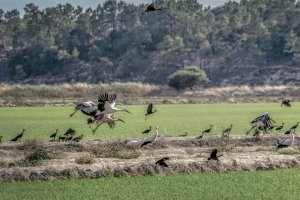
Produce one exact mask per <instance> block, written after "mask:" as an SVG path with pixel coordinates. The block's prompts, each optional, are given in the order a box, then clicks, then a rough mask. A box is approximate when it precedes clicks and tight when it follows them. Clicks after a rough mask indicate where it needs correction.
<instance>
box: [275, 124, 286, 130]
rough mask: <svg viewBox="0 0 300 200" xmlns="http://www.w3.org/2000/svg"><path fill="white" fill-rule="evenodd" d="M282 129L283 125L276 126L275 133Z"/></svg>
mask: <svg viewBox="0 0 300 200" xmlns="http://www.w3.org/2000/svg"><path fill="white" fill-rule="evenodd" d="M283 127H284V123H282V124H281V126H277V128H275V130H276V131H281V129H282V128H283Z"/></svg>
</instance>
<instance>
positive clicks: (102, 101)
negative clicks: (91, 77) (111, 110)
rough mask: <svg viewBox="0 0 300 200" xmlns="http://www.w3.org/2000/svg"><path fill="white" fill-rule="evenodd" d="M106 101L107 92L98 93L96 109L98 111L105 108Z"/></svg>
mask: <svg viewBox="0 0 300 200" xmlns="http://www.w3.org/2000/svg"><path fill="white" fill-rule="evenodd" d="M107 103H108V94H107V93H102V94H100V95H99V96H98V109H99V111H100V112H103V111H104V110H105V109H106V107H107V105H105V104H107Z"/></svg>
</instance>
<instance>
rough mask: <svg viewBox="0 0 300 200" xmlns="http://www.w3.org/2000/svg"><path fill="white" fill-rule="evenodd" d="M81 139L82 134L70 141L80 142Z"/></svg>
mask: <svg viewBox="0 0 300 200" xmlns="http://www.w3.org/2000/svg"><path fill="white" fill-rule="evenodd" d="M82 138H83V134H81V135H80V136H78V137H74V138H73V139H72V141H74V142H79V141H80V140H82Z"/></svg>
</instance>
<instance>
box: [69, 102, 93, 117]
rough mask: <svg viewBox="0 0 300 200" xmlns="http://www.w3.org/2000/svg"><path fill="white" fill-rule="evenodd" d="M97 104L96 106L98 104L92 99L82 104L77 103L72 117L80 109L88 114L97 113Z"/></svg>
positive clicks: (71, 115)
mask: <svg viewBox="0 0 300 200" xmlns="http://www.w3.org/2000/svg"><path fill="white" fill-rule="evenodd" d="M95 106H96V104H95V103H94V102H92V101H87V102H83V103H80V104H78V105H76V107H75V111H74V112H73V113H72V114H70V117H73V115H74V114H75V113H76V112H77V111H78V110H80V111H81V112H82V113H84V114H86V115H93V114H94V113H95V114H96V112H97V108H96V107H95Z"/></svg>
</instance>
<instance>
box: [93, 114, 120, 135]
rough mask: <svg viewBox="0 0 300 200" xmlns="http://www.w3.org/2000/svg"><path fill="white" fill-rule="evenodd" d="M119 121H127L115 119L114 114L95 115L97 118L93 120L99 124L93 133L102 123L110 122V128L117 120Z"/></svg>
mask: <svg viewBox="0 0 300 200" xmlns="http://www.w3.org/2000/svg"><path fill="white" fill-rule="evenodd" d="M117 121H120V122H123V123H125V121H123V120H122V119H120V118H118V119H115V117H114V114H97V115H96V116H95V119H94V120H93V122H95V123H96V124H97V126H96V128H95V129H94V130H93V131H92V132H93V134H95V133H96V131H97V129H98V128H99V126H100V125H101V124H105V123H106V124H108V125H109V127H110V128H114V127H115V122H117Z"/></svg>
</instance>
